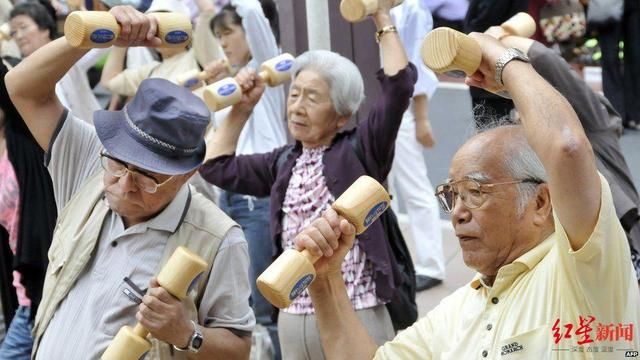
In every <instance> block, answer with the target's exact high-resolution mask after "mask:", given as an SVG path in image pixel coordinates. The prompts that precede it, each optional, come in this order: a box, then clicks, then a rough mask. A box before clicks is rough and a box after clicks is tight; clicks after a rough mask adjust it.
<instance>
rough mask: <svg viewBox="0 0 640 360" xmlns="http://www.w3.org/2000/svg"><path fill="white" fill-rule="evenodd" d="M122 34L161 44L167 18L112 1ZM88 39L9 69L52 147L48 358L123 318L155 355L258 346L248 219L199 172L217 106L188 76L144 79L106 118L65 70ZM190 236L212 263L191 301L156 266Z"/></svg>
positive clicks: (16, 92) (30, 116) (42, 346)
mask: <svg viewBox="0 0 640 360" xmlns="http://www.w3.org/2000/svg"><path fill="white" fill-rule="evenodd" d="M110 12H111V14H113V15H114V16H115V17H116V19H117V21H118V22H119V24H120V26H121V28H122V31H121V33H120V35H119V38H118V40H117V44H118V45H119V46H157V45H158V44H159V42H160V39H158V38H157V37H156V36H155V35H156V29H157V24H156V22H155V19H154V18H152V17H147V16H146V15H143V14H141V13H139V12H137V11H135V10H134V9H133V8H131V7H114V8H113V9H111V11H110ZM85 52H86V50H80V49H74V48H72V47H70V46H69V45H68V43H67V42H66V39H64V38H61V39H58V40H56V41H53V42H52V43H50V44H48V45H46V46H44V47H43V48H41V49H40V50H38V51H37V52H36V53H34V54H33V56H30V57H29V58H28V59H26V60H25V61H24V62H22V63H21V64H20V65H19V66H17V67H16V68H14V69H13V71H12V72H11V73H10V74H8V75H7V76H6V83H7V88H8V89H9V93H10V95H11V98H12V100H13V102H14V104H15V105H16V108H17V109H18V110H19V111H20V113H21V115H22V116H23V117H24V119H25V122H26V123H27V125H28V126H29V129H30V131H31V133H32V134H33V136H34V138H35V139H36V141H37V142H38V143H39V144H40V146H42V148H43V149H45V150H46V151H47V154H46V157H45V158H46V160H45V161H46V163H47V167H48V170H49V172H50V173H51V177H52V180H53V187H54V193H55V197H56V202H57V206H58V209H59V214H60V216H59V219H58V224H57V227H56V232H55V234H54V239H53V242H52V245H51V248H50V250H49V261H50V262H49V267H48V270H47V275H46V278H45V284H44V289H43V297H42V303H41V305H40V307H39V311H38V314H37V316H36V320H35V325H34V340H35V343H34V355H33V356H34V357H35V358H36V359H97V358H99V357H100V356H101V355H102V353H103V352H104V350H105V349H106V347H107V346H108V345H109V343H110V341H111V340H112V338H113V336H114V335H115V334H116V333H117V332H118V330H119V329H120V328H121V327H122V326H123V325H134V324H135V323H136V322H140V324H141V325H143V326H144V327H145V328H147V329H148V330H149V331H150V333H151V335H152V336H153V338H155V339H156V340H153V347H152V350H151V352H150V353H149V354H148V356H147V358H152V359H167V358H173V359H175V358H180V359H183V358H186V357H187V355H186V354H188V357H189V358H190V359H215V358H219V359H234V358H239V357H240V358H246V357H247V356H248V354H249V350H250V343H251V336H250V335H251V331H252V329H253V326H254V324H255V318H254V315H253V312H252V310H251V308H250V306H249V300H248V299H249V295H250V287H249V283H248V265H249V258H248V252H247V244H246V241H245V239H244V235H243V234H242V231H241V230H240V228H239V227H238V225H237V224H235V223H234V222H233V221H232V220H231V219H230V218H228V217H227V216H226V215H225V214H224V213H223V212H222V211H221V210H220V209H218V208H217V207H216V206H215V205H214V204H213V203H212V202H210V201H208V200H206V199H205V198H204V197H203V196H202V195H200V194H198V193H196V192H194V191H192V189H191V188H190V187H189V186H188V185H187V184H186V182H187V180H188V179H189V178H190V177H191V175H192V174H193V173H194V172H195V171H196V169H197V168H198V167H199V166H200V164H201V162H202V160H203V158H204V155H205V143H204V139H203V137H204V133H205V130H206V127H207V125H208V123H209V111H208V109H207V108H206V106H205V105H204V103H203V102H202V101H201V100H200V99H198V98H197V97H195V96H194V95H192V94H191V93H190V92H189V91H188V90H187V89H184V88H182V87H178V86H176V85H174V84H172V83H170V82H168V81H166V80H162V79H148V80H145V81H144V82H143V83H142V84H141V86H140V88H139V90H138V92H137V93H136V95H135V97H134V98H133V100H132V101H131V102H130V103H129V104H127V105H126V106H125V108H124V109H123V110H122V111H115V112H111V111H104V110H101V111H97V112H96V113H95V114H94V125H95V129H94V128H93V127H91V126H90V125H87V124H86V123H84V122H83V121H82V120H80V119H78V118H77V117H75V116H74V115H73V114H71V113H69V112H68V111H67V110H66V109H64V108H63V107H62V105H60V103H59V101H58V99H57V98H56V96H55V83H56V81H58V80H59V79H60V78H61V77H62V76H63V75H64V73H65V72H66V71H67V70H68V69H69V68H70V67H71V66H73V64H74V62H75V61H77V60H78V59H80V58H81V57H82V55H83V54H84V53H85ZM178 246H186V247H188V248H190V249H191V250H193V251H194V252H196V253H198V254H199V255H201V256H202V257H203V258H204V259H205V260H206V261H207V262H208V263H209V264H210V268H209V269H208V272H207V273H205V274H204V275H203V276H202V277H201V281H199V282H198V283H197V285H196V286H195V290H196V291H192V292H190V294H189V296H188V298H187V299H185V300H183V301H182V302H181V301H180V300H178V299H177V298H175V297H173V296H172V295H170V294H169V293H168V292H167V291H166V290H164V289H162V288H161V287H160V286H159V285H158V283H157V281H156V279H155V278H154V275H155V274H157V272H158V270H159V269H160V268H161V267H162V265H163V264H164V263H165V262H166V261H167V260H168V258H169V256H170V255H171V254H172V253H173V250H174V249H176V248H177V247H178Z"/></svg>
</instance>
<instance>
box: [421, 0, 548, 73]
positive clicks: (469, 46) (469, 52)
mask: <svg viewBox="0 0 640 360" xmlns="http://www.w3.org/2000/svg"><path fill="white" fill-rule="evenodd" d="M501 27H502V28H503V29H504V30H505V31H506V32H508V33H509V34H511V35H517V36H522V37H530V36H531V35H533V33H534V32H535V30H536V22H535V20H533V18H532V17H531V16H530V15H529V14H527V13H522V12H521V13H517V14H516V15H514V16H513V17H511V18H510V19H509V20H507V21H505V22H504V23H503V24H502V25H501ZM420 55H421V56H422V61H423V62H424V64H425V65H427V67H429V68H430V69H431V70H433V71H435V72H437V73H445V72H449V73H453V74H454V75H460V76H463V75H464V74H466V75H471V74H473V73H475V72H476V70H477V69H478V67H479V66H480V61H481V60H482V50H481V49H480V46H479V45H478V43H477V42H476V41H475V40H474V39H472V38H471V37H469V36H468V35H465V34H463V33H461V32H458V31H456V30H453V29H450V28H446V27H442V28H437V29H435V30H433V31H431V32H430V33H428V34H427V36H426V37H425V38H424V40H423V42H422V48H421V50H420Z"/></svg>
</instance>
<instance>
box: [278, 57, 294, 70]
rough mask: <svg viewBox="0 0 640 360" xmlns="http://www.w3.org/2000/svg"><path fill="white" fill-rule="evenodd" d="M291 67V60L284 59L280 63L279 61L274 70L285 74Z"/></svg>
mask: <svg viewBox="0 0 640 360" xmlns="http://www.w3.org/2000/svg"><path fill="white" fill-rule="evenodd" d="M291 66H293V60H291V59H284V60H282V61H279V62H278V63H277V64H276V66H275V68H276V70H278V71H280V72H285V71H289V69H291Z"/></svg>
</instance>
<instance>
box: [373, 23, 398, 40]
mask: <svg viewBox="0 0 640 360" xmlns="http://www.w3.org/2000/svg"><path fill="white" fill-rule="evenodd" d="M390 32H394V33H397V32H398V29H396V27H395V26H394V25H387V26H385V27H383V28H382V29H380V30H378V31H376V42H377V43H379V42H380V38H381V37H382V35H384V34H386V33H390Z"/></svg>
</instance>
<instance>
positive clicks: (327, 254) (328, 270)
mask: <svg viewBox="0 0 640 360" xmlns="http://www.w3.org/2000/svg"><path fill="white" fill-rule="evenodd" d="M355 236H356V228H355V226H353V225H352V224H350V223H349V222H348V221H347V220H346V219H345V218H343V217H342V216H339V215H338V213H337V212H336V211H335V210H333V209H332V208H329V209H327V210H325V211H324V212H323V213H322V217H320V218H318V219H316V220H314V221H313V222H312V223H311V224H310V225H309V226H307V227H306V228H305V229H304V230H302V232H301V233H300V234H298V235H297V236H296V237H295V239H294V240H293V241H294V243H295V246H296V249H297V250H298V251H302V250H303V249H307V251H309V252H310V253H311V254H312V255H315V256H321V258H320V259H318V260H317V261H316V262H315V264H314V267H315V269H316V276H318V277H322V276H326V275H329V274H333V273H341V272H342V261H343V260H344V257H345V256H346V255H347V253H348V252H349V250H351V248H352V247H353V242H354V241H355Z"/></svg>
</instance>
